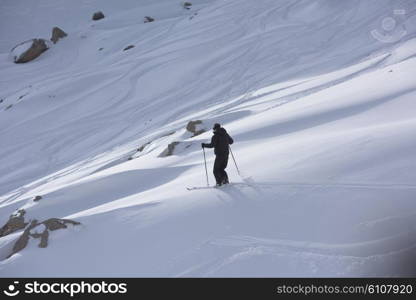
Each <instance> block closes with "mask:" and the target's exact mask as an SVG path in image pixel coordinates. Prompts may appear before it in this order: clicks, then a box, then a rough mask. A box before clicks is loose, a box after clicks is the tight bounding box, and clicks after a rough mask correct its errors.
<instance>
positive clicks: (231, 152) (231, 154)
mask: <svg viewBox="0 0 416 300" xmlns="http://www.w3.org/2000/svg"><path fill="white" fill-rule="evenodd" d="M228 147H229V148H230V153H231V156H232V158H233V161H234V164H235V168H236V169H237V172H238V175H240V176H241V174H240V170H239V169H238V166H237V163H236V161H235V158H234V154H233V151H231V146H230V145H228Z"/></svg>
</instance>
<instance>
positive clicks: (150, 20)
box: [144, 16, 155, 23]
mask: <svg viewBox="0 0 416 300" xmlns="http://www.w3.org/2000/svg"><path fill="white" fill-rule="evenodd" d="M154 20H155V19H154V18H152V17H149V16H146V17H144V23H150V22H153V21H154Z"/></svg>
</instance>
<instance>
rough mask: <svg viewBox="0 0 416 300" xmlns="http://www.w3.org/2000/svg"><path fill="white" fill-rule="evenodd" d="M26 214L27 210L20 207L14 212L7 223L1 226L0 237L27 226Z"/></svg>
mask: <svg viewBox="0 0 416 300" xmlns="http://www.w3.org/2000/svg"><path fill="white" fill-rule="evenodd" d="M25 214H26V211H25V210H24V209H19V210H18V211H17V212H16V213H14V214H12V215H11V216H10V217H9V220H8V221H7V223H6V224H4V226H3V227H2V228H0V237H2V236H6V235H8V234H11V233H13V232H15V231H18V230H20V229H23V228H25V227H26V225H27V223H25V217H24V215H25Z"/></svg>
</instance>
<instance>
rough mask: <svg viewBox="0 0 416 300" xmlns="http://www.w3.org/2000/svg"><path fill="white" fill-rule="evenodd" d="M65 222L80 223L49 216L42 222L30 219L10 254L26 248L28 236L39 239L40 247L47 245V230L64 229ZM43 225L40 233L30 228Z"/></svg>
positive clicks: (65, 226)
mask: <svg viewBox="0 0 416 300" xmlns="http://www.w3.org/2000/svg"><path fill="white" fill-rule="evenodd" d="M67 224H71V225H80V224H81V223H79V222H76V221H73V220H68V219H58V218H51V219H48V220H46V221H43V222H42V223H38V221H37V220H33V221H31V223H30V225H29V226H28V227H27V228H26V229H25V230H24V231H23V233H22V235H21V236H20V237H19V238H18V240H17V241H16V243H15V244H14V246H13V250H12V253H10V255H9V256H8V257H10V256H12V255H13V254H15V253H17V252H19V251H21V250H23V249H24V248H26V246H27V244H28V243H29V240H30V238H33V239H39V238H40V242H39V245H38V246H39V247H40V248H46V247H47V246H48V239H49V231H54V230H58V229H64V228H67V227H68V226H67ZM41 225H44V227H45V228H44V230H43V231H42V233H38V232H36V231H35V232H32V230H34V229H36V227H38V226H41Z"/></svg>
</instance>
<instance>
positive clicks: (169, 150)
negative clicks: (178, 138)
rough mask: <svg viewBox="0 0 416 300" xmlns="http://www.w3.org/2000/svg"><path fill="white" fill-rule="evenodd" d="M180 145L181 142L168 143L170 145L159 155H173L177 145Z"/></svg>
mask: <svg viewBox="0 0 416 300" xmlns="http://www.w3.org/2000/svg"><path fill="white" fill-rule="evenodd" d="M177 145H179V142H172V143H170V144H169V145H168V147H167V148H166V149H165V150H164V151H163V152H162V153H160V154H159V157H167V156H171V155H172V154H173V151H174V150H175V147H176V146H177Z"/></svg>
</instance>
